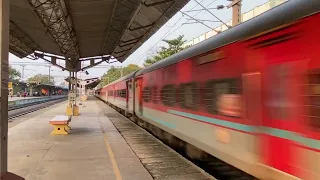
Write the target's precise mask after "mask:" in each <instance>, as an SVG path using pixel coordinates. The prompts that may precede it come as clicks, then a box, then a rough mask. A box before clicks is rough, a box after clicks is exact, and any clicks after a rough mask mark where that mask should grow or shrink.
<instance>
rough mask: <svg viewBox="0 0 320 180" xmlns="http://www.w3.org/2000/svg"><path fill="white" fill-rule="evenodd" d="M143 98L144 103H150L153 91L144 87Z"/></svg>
mask: <svg viewBox="0 0 320 180" xmlns="http://www.w3.org/2000/svg"><path fill="white" fill-rule="evenodd" d="M142 98H143V101H144V102H149V101H150V99H151V91H150V88H149V87H144V88H143V90H142Z"/></svg>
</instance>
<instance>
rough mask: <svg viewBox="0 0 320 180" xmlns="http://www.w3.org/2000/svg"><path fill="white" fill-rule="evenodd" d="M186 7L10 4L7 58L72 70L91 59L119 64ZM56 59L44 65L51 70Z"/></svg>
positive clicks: (30, 0)
mask: <svg viewBox="0 0 320 180" xmlns="http://www.w3.org/2000/svg"><path fill="white" fill-rule="evenodd" d="M188 2H189V0H10V52H11V53H13V54H15V55H16V56H18V57H20V58H24V57H28V58H31V59H38V58H42V59H43V58H44V55H45V54H47V53H48V54H50V55H52V54H53V55H56V56H57V57H58V56H61V57H62V58H65V59H64V60H66V61H67V63H66V64H70V67H71V68H73V69H75V68H76V65H77V63H78V62H79V60H80V61H81V60H90V58H93V57H99V58H100V59H103V60H104V61H106V62H110V60H111V59H115V60H118V61H120V62H123V61H124V60H125V59H126V58H127V57H128V56H129V55H130V54H131V53H133V52H134V51H135V50H136V49H137V48H138V47H140V46H141V45H142V44H143V42H145V41H146V40H147V39H148V38H149V37H150V36H151V35H153V34H154V33H155V32H156V31H157V30H158V29H159V28H160V27H161V26H162V25H163V24H165V23H166V22H167V21H168V20H169V19H170V18H171V17H172V16H173V15H174V14H175V13H177V12H178V11H179V10H180V9H181V8H182V7H183V6H184V5H185V4H186V3H188ZM35 52H36V53H35ZM56 56H49V57H50V58H51V59H49V60H48V59H45V60H47V61H50V62H52V63H53V64H55V62H54V60H52V59H53V58H57V57H56ZM78 64H80V63H78ZM90 65H91V67H92V66H94V65H97V63H96V62H94V61H93V62H91V64H90ZM80 69H81V68H80ZM80 69H78V70H77V71H79V70H80ZM81 70H83V69H81Z"/></svg>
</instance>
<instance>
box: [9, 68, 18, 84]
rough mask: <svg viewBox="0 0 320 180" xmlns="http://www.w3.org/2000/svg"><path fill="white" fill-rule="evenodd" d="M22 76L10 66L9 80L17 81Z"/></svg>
mask: <svg viewBox="0 0 320 180" xmlns="http://www.w3.org/2000/svg"><path fill="white" fill-rule="evenodd" d="M20 78H21V73H20V72H19V71H18V70H16V69H15V68H13V67H12V66H9V82H17V81H19V79H20Z"/></svg>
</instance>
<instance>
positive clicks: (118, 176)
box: [99, 121, 122, 180]
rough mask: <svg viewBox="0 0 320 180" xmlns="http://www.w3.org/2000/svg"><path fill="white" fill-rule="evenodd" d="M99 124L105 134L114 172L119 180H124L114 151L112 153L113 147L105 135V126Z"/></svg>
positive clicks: (104, 136) (104, 137) (105, 141)
mask: <svg viewBox="0 0 320 180" xmlns="http://www.w3.org/2000/svg"><path fill="white" fill-rule="evenodd" d="M99 123H100V128H101V131H102V133H103V139H104V143H105V144H106V148H107V151H108V154H109V157H110V160H111V164H112V168H113V172H114V174H115V176H116V179H117V180H122V177H121V173H120V170H119V168H118V165H117V161H116V159H115V158H114V154H113V151H112V149H111V146H110V144H109V141H108V136H107V135H106V134H105V131H104V128H103V126H102V124H101V121H99Z"/></svg>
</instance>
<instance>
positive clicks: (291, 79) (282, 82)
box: [261, 60, 303, 175]
mask: <svg viewBox="0 0 320 180" xmlns="http://www.w3.org/2000/svg"><path fill="white" fill-rule="evenodd" d="M278 62H282V63H269V64H268V63H267V65H266V69H265V71H264V77H263V78H264V79H263V91H264V92H263V98H262V99H263V118H262V126H263V130H262V132H263V134H262V137H261V138H262V139H261V140H262V141H261V143H262V144H261V145H262V146H261V148H262V149H261V150H262V158H263V160H264V163H265V164H266V165H268V166H269V167H271V168H275V169H277V170H280V171H282V172H285V173H289V174H291V175H297V172H298V168H297V167H296V166H297V165H298V164H299V163H298V162H297V159H298V158H299V157H298V155H297V152H295V151H296V148H295V146H296V142H295V141H294V140H293V139H291V137H292V136H291V135H292V134H295V133H296V132H299V131H300V130H299V117H300V115H299V108H298V104H299V97H300V93H299V91H300V90H299V89H300V88H299V87H300V86H299V77H300V75H301V72H299V71H301V70H302V69H303V68H302V67H303V64H301V63H299V62H285V63H283V60H282V61H278Z"/></svg>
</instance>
